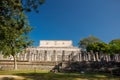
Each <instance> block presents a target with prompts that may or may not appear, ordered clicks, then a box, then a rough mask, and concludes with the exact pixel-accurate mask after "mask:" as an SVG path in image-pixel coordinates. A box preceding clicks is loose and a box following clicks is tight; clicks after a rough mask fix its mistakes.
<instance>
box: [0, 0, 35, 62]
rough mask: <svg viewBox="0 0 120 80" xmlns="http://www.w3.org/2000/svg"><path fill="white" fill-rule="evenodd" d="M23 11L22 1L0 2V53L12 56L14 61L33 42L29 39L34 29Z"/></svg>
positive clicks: (4, 0) (7, 0) (2, 0)
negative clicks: (29, 34)
mask: <svg viewBox="0 0 120 80" xmlns="http://www.w3.org/2000/svg"><path fill="white" fill-rule="evenodd" d="M28 1H29V0H28ZM23 9H25V7H23V3H22V2H21V0H10V1H9V0H0V53H2V54H3V55H4V56H10V55H12V56H13V57H14V60H16V55H17V53H20V52H21V51H22V50H23V49H25V48H27V47H28V46H29V45H31V44H32V42H33V41H32V40H29V37H28V33H29V32H31V30H32V27H31V26H29V23H28V20H27V17H26V15H25V14H24V10H23Z"/></svg>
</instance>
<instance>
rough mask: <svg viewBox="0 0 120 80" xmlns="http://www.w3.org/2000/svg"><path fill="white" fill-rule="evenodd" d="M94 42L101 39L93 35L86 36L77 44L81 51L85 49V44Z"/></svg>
mask: <svg viewBox="0 0 120 80" xmlns="http://www.w3.org/2000/svg"><path fill="white" fill-rule="evenodd" d="M95 42H101V40H100V39H98V38H96V37H94V36H89V37H87V38H83V39H82V40H80V42H79V43H78V45H79V47H81V48H82V49H83V51H85V50H86V47H87V45H89V44H92V43H95Z"/></svg>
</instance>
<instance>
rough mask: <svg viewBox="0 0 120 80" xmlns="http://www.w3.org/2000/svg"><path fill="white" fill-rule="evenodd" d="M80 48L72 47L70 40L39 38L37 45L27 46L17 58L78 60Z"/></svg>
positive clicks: (30, 59) (29, 59)
mask: <svg viewBox="0 0 120 80" xmlns="http://www.w3.org/2000/svg"><path fill="white" fill-rule="evenodd" d="M80 52H81V49H80V48H78V47H73V45H72V41H71V40H41V41H40V45H39V46H38V47H29V48H27V51H26V53H23V54H20V55H18V60H27V61H74V60H75V61H79V60H80V58H79V57H80V56H79V54H80Z"/></svg>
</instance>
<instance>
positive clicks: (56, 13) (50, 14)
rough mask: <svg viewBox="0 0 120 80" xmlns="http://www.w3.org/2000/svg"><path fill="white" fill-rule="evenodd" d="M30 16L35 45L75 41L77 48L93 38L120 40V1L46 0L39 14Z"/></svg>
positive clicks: (106, 40)
mask: <svg viewBox="0 0 120 80" xmlns="http://www.w3.org/2000/svg"><path fill="white" fill-rule="evenodd" d="M27 15H28V18H29V22H30V25H31V26H33V27H34V30H33V31H32V32H31V33H30V38H31V39H33V40H34V41H35V43H34V46H38V45H39V40H72V41H73V45H74V46H77V44H78V42H79V40H81V39H83V38H85V37H88V36H90V35H93V36H95V37H97V38H100V39H101V40H102V41H104V42H106V43H108V42H109V41H111V40H112V39H116V38H120V0H46V2H45V4H44V5H42V6H40V8H39V14H37V13H35V12H31V13H27Z"/></svg>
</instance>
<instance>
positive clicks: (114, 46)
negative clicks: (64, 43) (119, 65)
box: [78, 36, 120, 54]
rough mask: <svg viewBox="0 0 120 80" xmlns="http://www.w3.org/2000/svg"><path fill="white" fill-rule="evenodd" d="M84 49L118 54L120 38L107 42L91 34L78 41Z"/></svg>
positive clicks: (119, 51)
mask: <svg viewBox="0 0 120 80" xmlns="http://www.w3.org/2000/svg"><path fill="white" fill-rule="evenodd" d="M78 45H79V47H80V48H82V51H83V52H85V51H87V52H90V51H91V50H92V51H93V52H103V53H106V54H118V53H120V38H118V39H113V40H111V41H110V42H109V43H105V42H103V41H102V40H100V39H99V38H97V37H94V36H89V37H86V38H83V39H81V40H80V41H79V43H78Z"/></svg>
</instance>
